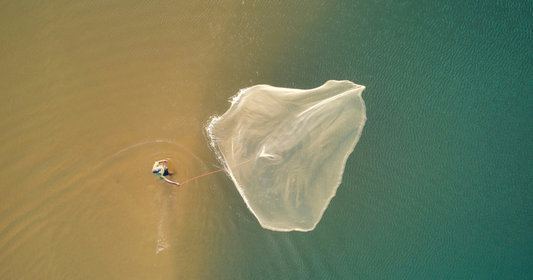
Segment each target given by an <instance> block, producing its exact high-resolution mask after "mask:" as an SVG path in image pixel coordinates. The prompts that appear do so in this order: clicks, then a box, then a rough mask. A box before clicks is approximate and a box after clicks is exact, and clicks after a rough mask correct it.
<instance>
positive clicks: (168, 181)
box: [161, 176, 180, 187]
mask: <svg viewBox="0 0 533 280" xmlns="http://www.w3.org/2000/svg"><path fill="white" fill-rule="evenodd" d="M161 177H162V178H163V180H165V182H167V183H169V184H173V185H176V186H177V187H179V186H180V183H178V182H173V181H170V180H169V179H167V178H165V177H163V176H161Z"/></svg>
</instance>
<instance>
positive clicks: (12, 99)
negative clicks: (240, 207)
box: [0, 1, 290, 279]
mask: <svg viewBox="0 0 533 280" xmlns="http://www.w3.org/2000/svg"><path fill="white" fill-rule="evenodd" d="M242 7H243V3H241V2H234V3H229V2H228V3H224V2H221V3H218V4H217V3H205V4H204V3H203V2H201V1H200V2H193V1H181V2H178V3H171V2H169V3H158V2H153V1H150V2H143V1H135V2H131V1H116V2H114V3H110V2H109V1H44V2H39V3H36V2H34V1H22V2H12V3H4V4H0V47H1V53H0V76H1V77H2V78H1V81H2V82H1V83H0V91H1V95H2V100H3V101H2V103H1V104H0V135H1V136H0V156H1V160H0V164H1V168H0V182H1V186H0V278H2V279H173V278H181V279H197V278H216V275H213V273H212V272H210V271H213V270H212V269H211V270H208V269H206V268H205V267H206V265H207V264H208V263H210V261H211V259H212V258H213V257H214V256H217V255H220V254H222V253H223V252H217V250H216V247H217V246H216V242H217V239H216V238H213V237H212V232H214V231H223V230H224V229H223V227H224V225H222V224H221V223H220V222H217V219H220V217H219V216H220V215H224V213H225V212H223V211H222V212H221V211H219V210H220V209H219V208H220V207H224V208H225V209H226V208H227V206H222V205H223V204H224V203H225V202H224V201H222V202H220V199H221V197H220V195H223V194H221V193H219V191H218V190H217V189H216V188H217V186H214V187H213V184H214V182H216V181H213V180H217V178H218V179H219V180H220V179H221V178H222V180H225V181H224V182H226V183H227V186H231V183H228V182H229V180H227V178H225V177H224V175H222V174H223V173H220V174H218V175H215V177H212V178H202V180H203V181H202V183H201V184H198V182H199V181H194V182H191V183H188V184H187V185H186V186H184V187H182V188H180V189H179V190H176V189H175V188H174V187H173V186H170V185H166V184H164V183H163V182H162V181H159V180H158V179H157V178H156V177H155V176H153V175H152V174H151V173H150V168H151V165H152V164H153V162H154V161H155V160H158V159H161V158H168V159H170V160H171V161H172V163H173V164H175V166H176V168H175V169H176V171H177V176H175V177H174V178H172V179H174V180H177V181H182V180H184V179H186V178H190V177H192V176H195V175H198V174H202V173H204V172H208V171H212V170H214V169H217V166H215V164H216V162H215V161H214V155H213V154H212V152H211V151H210V149H209V147H208V145H207V142H206V137H205V136H204V132H203V126H204V125H205V123H206V122H207V120H208V118H209V116H210V115H212V114H214V113H221V112H223V111H224V110H226V109H227V108H228V103H227V101H226V100H227V98H228V97H229V96H231V95H233V94H235V93H236V92H237V90H238V89H239V88H242V87H245V86H249V85H252V84H255V83H259V82H268V80H265V81H259V80H257V75H258V73H256V72H255V71H253V72H250V70H251V68H253V67H252V66H250V65H247V64H243V63H242V60H243V59H244V58H245V56H246V52H241V51H244V50H246V51H247V52H253V51H257V50H258V49H261V50H262V51H263V52H274V53H276V51H277V50H278V48H279V45H280V44H279V43H278V42H277V40H282V39H283V38H285V39H287V40H289V39H290V38H288V36H287V35H283V34H282V33H280V34H276V33H271V34H270V35H269V36H267V37H265V39H269V38H271V39H273V40H272V42H254V43H252V44H250V45H248V46H242V45H240V44H239V43H238V42H232V41H235V35H231V36H230V34H235V33H232V32H231V30H228V29H229V28H232V27H233V28H235V27H238V26H239V25H240V24H242V18H241V20H240V23H239V21H237V22H236V21H235V18H234V15H235V13H236V9H240V10H239V11H238V12H239V13H240V14H241V15H242V12H243V8H242ZM278 8H279V7H278ZM274 9H277V8H276V7H275V6H274ZM256 11H257V13H262V10H261V9H256ZM266 20H267V21H270V20H268V18H267V19H266ZM286 20H287V18H286V17H285V18H284V19H283V20H282V21H281V23H280V22H279V21H278V22H276V23H272V24H274V25H280V24H283V21H286ZM254 32H255V30H244V32H243V33H242V34H243V35H244V36H247V34H248V35H250V34H253V33H254ZM264 32H267V33H268V31H264ZM238 41H242V40H238ZM244 41H246V40H244ZM263 60H264V61H267V57H264V58H263ZM264 61H263V62H264ZM257 62H258V63H260V62H261V61H257ZM266 69H268V68H266ZM241 76H242V79H238V80H236V79H234V78H235V77H241ZM254 78H255V80H254ZM243 79H244V80H245V81H246V83H243V82H242V80H243ZM226 81H229V82H226ZM206 162H210V164H208V163H206ZM216 176H218V177H216ZM209 186H212V187H211V188H210V187H209ZM217 203H218V204H217ZM241 203H242V202H241Z"/></svg>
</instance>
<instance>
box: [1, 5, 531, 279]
mask: <svg viewBox="0 0 533 280" xmlns="http://www.w3.org/2000/svg"><path fill="white" fill-rule="evenodd" d="M532 46H533V3H532V2H531V1H379V0H378V1H368V0H364V1H363V0H351V1H333V0H332V1H318V0H312V1H303V0H302V1H248V0H244V1H243V0H239V1H177V2H163V1H156V0H150V1H142V2H137V1H133V2H132V1H120V0H118V1H102V2H98V1H79V0H77V1H70V0H64V1H39V2H35V1H27V2H26V1H18V2H12V3H8V2H6V3H3V4H0V50H1V51H0V76H1V77H2V80H1V82H0V94H2V96H3V102H0V166H1V167H2V168H0V249H1V250H0V278H2V279H533V141H532V139H533V122H532V120H533V47H532ZM331 79H335V80H344V79H345V80H350V81H353V82H355V83H357V84H361V85H365V86H366V90H365V91H364V92H363V98H364V100H365V103H366V107H367V122H366V125H365V127H364V129H363V132H362V136H361V139H360V141H359V143H358V144H357V146H356V147H355V150H354V152H353V153H352V154H351V156H350V157H349V159H348V162H347V164H346V168H345V173H344V178H343V183H342V184H341V185H340V187H339V188H338V190H337V194H336V196H335V197H334V198H333V199H332V200H331V203H330V205H329V207H328V208H327V210H326V211H325V213H324V215H323V217H322V219H321V221H320V222H319V223H318V225H317V227H316V228H315V229H314V230H313V231H311V232H306V233H303V232H289V233H283V232H274V231H269V230H266V229H263V228H262V227H261V226H260V224H259V223H258V221H257V220H256V219H255V217H254V216H253V214H252V213H251V212H250V211H249V210H248V209H247V207H246V204H245V203H244V201H243V199H242V198H241V196H240V195H239V193H238V191H237V190H236V188H235V186H234V185H233V183H232V182H231V180H230V179H229V178H228V177H227V176H226V175H225V174H223V173H217V174H214V175H210V176H206V177H202V178H201V179H198V180H195V181H193V182H191V183H188V184H186V185H184V186H183V187H180V188H179V189H175V188H172V187H169V186H167V185H165V184H164V183H163V182H161V181H160V180H158V179H157V178H155V176H153V174H152V173H151V172H150V170H151V167H152V164H153V162H154V161H155V160H159V159H161V158H169V159H170V160H171V162H172V163H174V164H175V165H176V171H177V174H178V176H177V178H175V177H174V178H172V179H176V180H180V181H181V180H184V179H186V178H192V177H194V176H196V175H199V174H203V173H207V172H209V171H213V170H216V169H219V168H220V163H218V162H217V161H216V159H215V155H214V153H213V151H212V150H211V149H210V147H209V145H208V139H207V137H206V136H205V131H204V126H205V125H206V124H207V122H208V120H209V117H210V116H212V115H215V114H216V115H220V114H222V113H223V112H225V111H226V110H227V109H228V108H229V103H228V102H227V100H228V98H230V97H231V96H233V95H235V94H236V93H237V92H238V90H239V89H241V88H245V87H249V86H252V85H256V84H270V85H273V86H277V87H289V88H306V89H308V88H314V87H317V86H319V85H322V84H323V83H324V82H326V81H327V80H331Z"/></svg>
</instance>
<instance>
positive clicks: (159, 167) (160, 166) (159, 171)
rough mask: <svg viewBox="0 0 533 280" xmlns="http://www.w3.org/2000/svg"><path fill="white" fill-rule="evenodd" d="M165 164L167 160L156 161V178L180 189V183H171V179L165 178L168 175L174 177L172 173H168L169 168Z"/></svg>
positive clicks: (154, 171)
mask: <svg viewBox="0 0 533 280" xmlns="http://www.w3.org/2000/svg"><path fill="white" fill-rule="evenodd" d="M165 163H167V160H166V159H163V160H158V161H156V162H155V163H154V167H152V173H154V174H155V176H157V177H159V179H161V180H165V182H167V183H169V184H173V185H176V186H178V187H179V186H180V183H178V182H173V181H170V180H169V179H167V178H165V176H167V175H172V173H170V172H169V171H168V167H167V165H166V164H165Z"/></svg>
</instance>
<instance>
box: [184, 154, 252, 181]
mask: <svg viewBox="0 0 533 280" xmlns="http://www.w3.org/2000/svg"><path fill="white" fill-rule="evenodd" d="M258 158H259V157H256V158H252V159H249V160H246V161H243V162H241V163H238V164H235V165H234V166H230V167H235V166H239V165H241V164H245V163H247V162H250V161H252V160H254V159H258ZM224 170H226V168H222V169H219V170H215V171H211V172H209V173H205V174H202V175H198V176H196V177H193V178H191V179H188V180H186V181H185V182H182V183H180V186H181V185H183V184H185V183H188V182H190V181H192V180H196V179H198V178H201V177H204V176H207V175H211V174H213V173H217V172H220V171H224Z"/></svg>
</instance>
